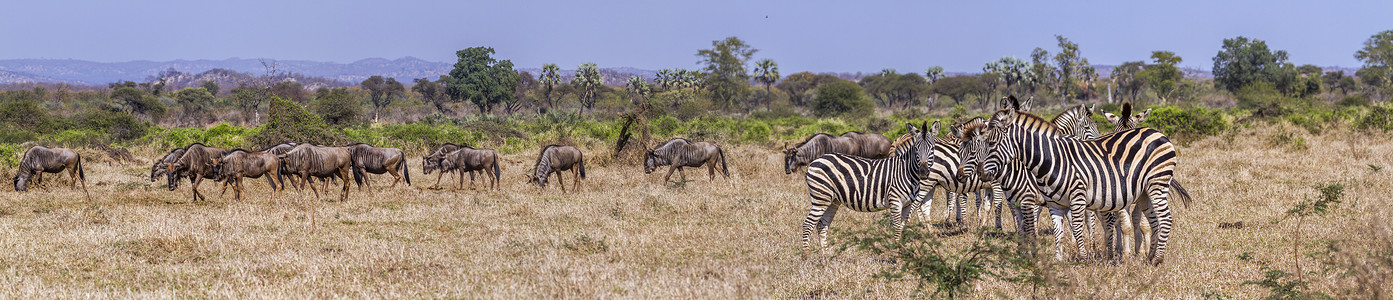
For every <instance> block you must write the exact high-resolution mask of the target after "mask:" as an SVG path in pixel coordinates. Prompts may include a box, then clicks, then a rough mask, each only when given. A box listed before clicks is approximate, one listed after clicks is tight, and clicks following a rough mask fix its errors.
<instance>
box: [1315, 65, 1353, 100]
mask: <svg viewBox="0 0 1393 300" xmlns="http://www.w3.org/2000/svg"><path fill="white" fill-rule="evenodd" d="M1344 79H1345V71H1344V70H1339V71H1330V72H1325V76H1321V80H1322V81H1323V82H1322V83H1324V84H1325V86H1326V89H1329V90H1331V91H1334V90H1335V89H1337V88H1338V89H1340V95H1344V94H1346V93H1348V92H1349V91H1348V90H1346V89H1345V87H1343V86H1340V81H1342V80H1344Z"/></svg>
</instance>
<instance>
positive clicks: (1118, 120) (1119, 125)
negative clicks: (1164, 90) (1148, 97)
mask: <svg viewBox="0 0 1393 300" xmlns="http://www.w3.org/2000/svg"><path fill="white" fill-rule="evenodd" d="M1131 113H1132V103H1131V102H1127V103H1122V114H1121V115H1114V114H1111V113H1107V112H1103V116H1104V117H1107V118H1108V123H1112V125H1113V131H1123V130H1127V129H1132V128H1137V127H1141V123H1142V122H1146V116H1149V115H1151V109H1150V108H1147V109H1146V111H1143V112H1139V113H1137V114H1136V115H1131V116H1130V118H1126V119H1123V118H1122V117H1127V116H1128V115H1130V114H1131Z"/></svg>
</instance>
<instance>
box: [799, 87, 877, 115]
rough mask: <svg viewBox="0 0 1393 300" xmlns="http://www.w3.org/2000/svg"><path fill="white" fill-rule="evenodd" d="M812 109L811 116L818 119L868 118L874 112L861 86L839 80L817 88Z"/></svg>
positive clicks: (873, 106) (872, 105) (873, 107)
mask: <svg viewBox="0 0 1393 300" xmlns="http://www.w3.org/2000/svg"><path fill="white" fill-rule="evenodd" d="M812 109H813V114H814V115H816V116H818V117H835V116H847V117H852V118H858V117H867V116H870V115H871V113H872V112H874V111H873V110H874V109H875V104H874V103H871V99H869V98H867V97H866V95H865V93H864V90H863V89H862V88H861V86H859V85H856V83H854V82H851V81H845V80H840V81H835V82H832V83H828V84H824V85H822V86H819V87H817V96H816V97H814V98H813V100H812Z"/></svg>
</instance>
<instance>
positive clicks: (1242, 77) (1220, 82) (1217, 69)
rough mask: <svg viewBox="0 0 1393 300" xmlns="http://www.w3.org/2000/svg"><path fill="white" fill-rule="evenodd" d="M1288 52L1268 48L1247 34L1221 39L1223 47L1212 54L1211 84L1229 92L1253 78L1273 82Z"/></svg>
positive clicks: (1278, 74)
mask: <svg viewBox="0 0 1393 300" xmlns="http://www.w3.org/2000/svg"><path fill="white" fill-rule="evenodd" d="M1286 64H1290V63H1287V52H1286V51H1281V50H1278V51H1276V52H1273V51H1271V50H1268V48H1267V42H1264V41H1262V40H1259V39H1251V40H1250V39H1248V38H1247V37H1242V36H1239V37H1236V38H1231V39H1224V47H1223V50H1220V51H1219V54H1217V55H1214V85H1215V86H1217V87H1220V88H1223V89H1225V90H1228V91H1229V92H1237V91H1238V89H1240V88H1243V87H1244V86H1247V85H1248V84H1251V83H1253V82H1259V81H1265V82H1269V83H1273V84H1276V83H1277V82H1276V81H1277V80H1276V79H1277V77H1278V76H1280V72H1281V70H1280V69H1281V68H1282V67H1283V65H1286Z"/></svg>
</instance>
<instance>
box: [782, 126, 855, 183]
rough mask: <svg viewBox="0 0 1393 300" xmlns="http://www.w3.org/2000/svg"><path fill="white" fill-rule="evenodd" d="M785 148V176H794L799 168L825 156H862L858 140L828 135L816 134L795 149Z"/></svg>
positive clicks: (794, 146) (794, 147)
mask: <svg viewBox="0 0 1393 300" xmlns="http://www.w3.org/2000/svg"><path fill="white" fill-rule="evenodd" d="M784 146H785V148H787V149H785V150H784V174H793V171H795V170H797V169H798V167H802V166H807V165H808V163H811V162H813V160H815V159H817V158H818V157H821V156H822V155H823V154H829V153H841V154H846V155H856V156H860V155H861V146H859V145H857V144H856V140H854V139H852V138H849V137H844V136H832V135H830V134H826V133H818V134H814V135H812V136H810V137H808V139H807V140H804V141H803V142H802V143H798V144H797V145H793V148H788V147H787V146H788V144H784Z"/></svg>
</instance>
